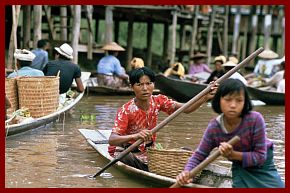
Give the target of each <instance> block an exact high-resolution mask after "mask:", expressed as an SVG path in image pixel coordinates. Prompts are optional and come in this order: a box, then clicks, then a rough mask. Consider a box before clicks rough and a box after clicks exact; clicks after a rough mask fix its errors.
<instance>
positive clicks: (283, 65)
mask: <svg viewBox="0 0 290 193" xmlns="http://www.w3.org/2000/svg"><path fill="white" fill-rule="evenodd" d="M280 65H281V67H282V69H283V70H284V69H285V61H282V62H281V64H280Z"/></svg>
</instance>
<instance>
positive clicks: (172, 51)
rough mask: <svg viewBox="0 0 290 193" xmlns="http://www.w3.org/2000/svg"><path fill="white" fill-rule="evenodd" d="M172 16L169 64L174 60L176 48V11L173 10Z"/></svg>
mask: <svg viewBox="0 0 290 193" xmlns="http://www.w3.org/2000/svg"><path fill="white" fill-rule="evenodd" d="M172 14H173V18H172V45H171V53H170V54H171V57H170V64H173V63H174V62H175V50H176V25H177V11H173V12H172Z"/></svg>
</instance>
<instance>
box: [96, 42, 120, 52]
mask: <svg viewBox="0 0 290 193" xmlns="http://www.w3.org/2000/svg"><path fill="white" fill-rule="evenodd" d="M102 50H110V51H125V49H124V48H123V47H122V46H120V45H118V44H117V43H116V42H110V43H108V44H106V45H104V46H103V47H102Z"/></svg>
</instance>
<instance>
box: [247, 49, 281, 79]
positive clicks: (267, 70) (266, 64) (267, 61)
mask: <svg viewBox="0 0 290 193" xmlns="http://www.w3.org/2000/svg"><path fill="white" fill-rule="evenodd" d="M258 57H259V60H258V62H257V64H256V65H255V68H254V71H253V73H251V74H248V75H246V76H245V77H246V79H251V78H255V77H259V76H261V77H263V78H270V77H271V76H273V75H274V74H275V73H276V72H277V69H279V68H276V66H278V65H280V64H281V62H282V61H285V57H283V58H278V57H279V55H278V54H277V53H275V52H274V51H272V50H270V49H265V50H264V51H263V52H261V53H260V54H259V55H258Z"/></svg>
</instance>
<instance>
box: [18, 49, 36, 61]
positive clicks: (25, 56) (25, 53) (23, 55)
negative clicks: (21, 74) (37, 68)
mask: <svg viewBox="0 0 290 193" xmlns="http://www.w3.org/2000/svg"><path fill="white" fill-rule="evenodd" d="M14 57H15V58H16V59H17V60H21V61H32V60H34V58H35V57H36V56H35V54H33V53H32V52H31V51H29V50H26V49H23V50H21V49H15V52H14Z"/></svg>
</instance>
